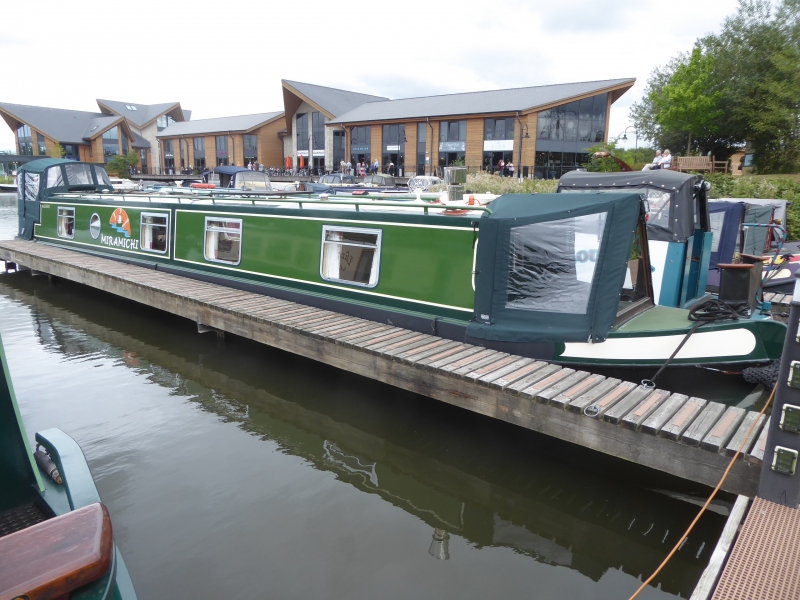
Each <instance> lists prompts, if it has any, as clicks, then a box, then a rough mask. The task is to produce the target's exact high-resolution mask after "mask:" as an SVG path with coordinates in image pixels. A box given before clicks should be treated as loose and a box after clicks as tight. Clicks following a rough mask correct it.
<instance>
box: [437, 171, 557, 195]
mask: <svg viewBox="0 0 800 600" xmlns="http://www.w3.org/2000/svg"><path fill="white" fill-rule="evenodd" d="M557 187H558V180H556V179H550V180H543V179H523V180H522V181H520V180H519V179H517V178H516V177H499V176H498V175H490V174H489V173H468V174H467V183H466V184H465V185H464V189H466V190H468V191H469V193H473V194H497V195H498V196H502V195H503V194H547V193H552V192H555V191H556V188H557ZM445 189H447V186H444V185H440V186H436V187H435V189H434V188H431V191H434V192H435V191H444V190H445Z"/></svg>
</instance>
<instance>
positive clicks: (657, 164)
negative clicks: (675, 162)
mask: <svg viewBox="0 0 800 600" xmlns="http://www.w3.org/2000/svg"><path fill="white" fill-rule="evenodd" d="M671 168H672V154H670V153H669V150H664V153H663V154H662V153H661V150H656V157H655V158H654V159H653V162H649V163H647V164H646V165H645V166H644V167H642V171H653V170H655V169H671Z"/></svg>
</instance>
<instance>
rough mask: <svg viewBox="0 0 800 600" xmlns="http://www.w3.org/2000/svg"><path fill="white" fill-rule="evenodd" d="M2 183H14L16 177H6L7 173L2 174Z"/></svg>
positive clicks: (0, 179)
mask: <svg viewBox="0 0 800 600" xmlns="http://www.w3.org/2000/svg"><path fill="white" fill-rule="evenodd" d="M0 183H14V178H13V177H6V176H5V175H0Z"/></svg>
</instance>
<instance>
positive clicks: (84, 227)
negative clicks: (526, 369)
mask: <svg viewBox="0 0 800 600" xmlns="http://www.w3.org/2000/svg"><path fill="white" fill-rule="evenodd" d="M77 174H80V177H78V176H77ZM19 178H20V184H21V185H20V186H19V190H20V191H19V194H20V196H19V207H20V212H19V221H20V234H19V237H21V238H23V239H35V240H37V241H38V242H41V243H46V244H54V245H59V246H63V247H67V248H71V249H74V250H79V251H82V252H88V253H93V254H100V255H103V256H107V257H111V258H115V259H118V260H121V261H126V262H131V263H136V264H141V265H146V266H151V267H153V268H156V269H158V270H162V271H165V272H171V273H176V274H180V275H183V276H187V277H193V278H197V279H201V280H207V281H215V282H218V283H223V284H226V285H229V286H231V287H236V288H240V289H246V290H251V291H257V292H260V293H264V294H266V295H270V296H273V297H279V298H283V299H288V300H293V301H297V302H301V303H304V304H307V305H311V306H316V307H320V308H325V309H329V310H333V311H336V312H340V313H343V314H347V315H352V316H359V317H363V318H367V319H371V320H375V321H379V322H385V323H391V324H393V325H396V326H398V327H405V328H408V329H412V330H416V331H421V332H426V333H433V334H435V335H439V336H442V337H444V338H448V339H453V340H458V341H465V342H468V343H472V344H477V345H481V346H485V347H490V348H494V349H498V350H503V351H507V352H510V353H513V354H518V355H522V356H529V357H533V358H540V359H545V360H552V361H555V362H559V363H563V364H573V365H603V366H633V367H637V366H638V367H644V366H651V365H660V364H662V363H664V361H665V360H666V359H668V358H669V357H670V356H671V355H672V354H673V352H674V351H675V350H676V348H678V345H679V344H680V343H681V341H683V340H684V337H685V336H686V334H687V333H688V332H689V331H690V330H691V329H692V328H693V327H694V326H695V325H696V322H695V321H692V320H691V319H690V316H691V314H690V311H689V310H686V309H683V308H675V307H669V306H656V305H655V303H654V301H653V285H652V278H651V268H650V264H649V254H648V244H647V243H646V241H647V233H646V229H647V228H646V215H647V210H646V206H647V205H646V202H645V200H644V199H643V197H642V195H641V194H639V193H637V192H635V191H633V192H631V191H622V192H617V193H586V194H559V195H556V194H540V195H536V196H532V195H506V196H502V197H500V198H498V199H496V200H494V201H493V202H492V203H491V204H490V205H489V206H488V207H480V206H472V205H444V206H443V205H436V204H430V203H426V202H420V201H413V200H409V201H374V200H369V199H366V200H365V199H364V198H363V197H348V196H346V195H336V196H330V197H327V196H324V195H320V196H317V197H313V196H308V197H299V196H297V195H293V196H292V195H283V196H281V195H277V194H273V195H270V194H243V193H232V192H219V193H212V194H211V195H208V194H205V195H203V196H199V195H198V196H196V197H187V196H180V197H178V196H167V195H143V194H131V195H120V194H115V193H114V192H113V191H111V190H110V189H109V188H110V186H107V184H106V183H105V179H106V175H105V172H104V170H103V168H102V167H101V166H99V165H92V164H87V163H75V162H70V161H53V160H52V159H47V160H42V161H33V162H30V163H28V164H27V165H25V166H24V167H22V168H21V170H20V175H19ZM73 182H74V183H73ZM51 184H52V185H51ZM91 185H93V186H94V188H93V189H87V188H89V187H90V186H91ZM732 316H733V318H726V319H719V318H718V319H717V320H713V321H710V322H704V323H703V325H702V327H700V328H699V330H697V331H696V332H695V333H693V335H691V337H690V338H689V339H688V341H686V343H685V344H684V345H683V347H682V348H681V349H680V352H679V353H678V354H677V356H676V357H675V359H674V361H673V364H674V365H681V364H684V365H709V366H710V365H744V364H760V363H767V362H770V361H772V360H774V359H776V358H778V357H779V356H780V352H781V348H782V346H783V338H784V335H785V330H786V328H785V326H784V325H783V324H781V323H778V322H775V321H772V320H770V319H769V318H767V317H764V316H761V315H747V316H748V318H739V316H740V315H732ZM742 317H744V314H742Z"/></svg>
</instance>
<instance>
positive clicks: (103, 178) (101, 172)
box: [94, 165, 112, 187]
mask: <svg viewBox="0 0 800 600" xmlns="http://www.w3.org/2000/svg"><path fill="white" fill-rule="evenodd" d="M94 173H95V175H96V176H97V183H99V184H101V185H102V184H105V185H107V186H109V187H112V186H111V180H110V179H109V178H108V173H106V170H105V169H104V168H103V167H100V166H97V165H95V166H94Z"/></svg>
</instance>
